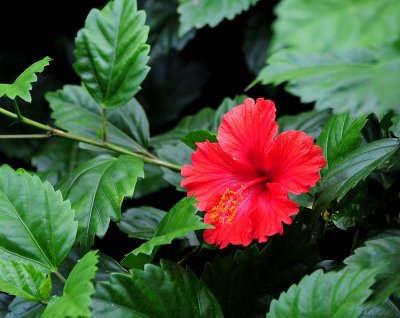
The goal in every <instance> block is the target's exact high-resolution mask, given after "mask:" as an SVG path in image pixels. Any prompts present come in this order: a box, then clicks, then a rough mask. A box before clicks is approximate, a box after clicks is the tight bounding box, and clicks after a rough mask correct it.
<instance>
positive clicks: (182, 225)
mask: <svg viewBox="0 0 400 318" xmlns="http://www.w3.org/2000/svg"><path fill="white" fill-rule="evenodd" d="M195 202H196V200H195V199H194V198H192V197H188V198H184V199H182V200H180V201H179V202H178V203H177V204H175V205H174V207H173V208H172V209H171V210H170V211H169V212H168V213H167V214H166V215H165V216H164V217H163V219H162V220H161V222H160V223H159V225H158V226H157V229H156V231H155V233H154V236H153V237H152V238H151V239H150V240H149V241H147V242H146V243H144V244H142V245H140V246H139V247H138V248H136V249H134V250H133V251H132V252H130V253H129V254H127V255H126V256H125V258H124V259H123V261H122V265H124V266H126V267H136V266H137V265H136V264H137V263H136V258H137V256H138V255H139V254H144V255H150V256H152V255H154V253H155V252H156V251H157V249H158V247H159V246H161V245H166V244H170V243H171V242H172V240H174V239H176V238H178V237H181V236H184V235H186V234H188V233H190V232H192V231H196V230H202V229H206V228H210V227H211V226H210V225H208V224H205V223H203V222H202V220H201V218H200V217H199V216H197V215H196V212H197V210H198V209H197V207H195V206H194V204H195Z"/></svg>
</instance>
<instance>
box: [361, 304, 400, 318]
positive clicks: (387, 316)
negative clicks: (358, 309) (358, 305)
mask: <svg viewBox="0 0 400 318" xmlns="http://www.w3.org/2000/svg"><path fill="white" fill-rule="evenodd" d="M377 317H381V318H400V310H399V308H397V307H396V305H395V304H393V302H391V301H390V300H386V301H385V302H384V303H383V304H381V305H376V306H372V307H370V306H368V308H366V309H365V310H364V311H363V313H362V314H361V316H360V318H377Z"/></svg>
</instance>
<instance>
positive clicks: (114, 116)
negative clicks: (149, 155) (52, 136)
mask: <svg viewBox="0 0 400 318" xmlns="http://www.w3.org/2000/svg"><path fill="white" fill-rule="evenodd" d="M46 100H47V101H48V102H49V103H50V107H51V108H52V110H53V113H52V115H51V116H52V117H53V118H54V119H55V123H56V125H57V126H58V127H60V128H63V129H65V130H68V131H69V132H72V133H75V134H77V135H79V136H81V137H86V138H90V139H95V140H96V139H97V140H101V139H100V138H99V137H98V131H99V129H101V127H102V115H101V107H100V105H98V104H97V103H96V102H95V101H94V100H93V99H92V98H91V97H90V95H89V94H88V93H87V91H86V90H85V89H84V88H83V87H81V86H74V85H66V86H64V88H63V89H62V90H58V91H56V92H52V93H47V94H46ZM107 121H108V123H107V135H108V141H109V142H111V143H113V144H115V145H118V146H122V147H124V148H127V149H132V150H135V151H138V152H140V151H143V148H144V147H146V146H147V143H148V139H149V124H148V121H147V117H146V114H145V113H144V111H143V109H142V107H141V106H140V104H139V103H138V102H137V101H136V99H132V100H130V101H128V103H127V104H126V105H124V106H122V107H119V108H116V109H109V110H108V111H107Z"/></svg>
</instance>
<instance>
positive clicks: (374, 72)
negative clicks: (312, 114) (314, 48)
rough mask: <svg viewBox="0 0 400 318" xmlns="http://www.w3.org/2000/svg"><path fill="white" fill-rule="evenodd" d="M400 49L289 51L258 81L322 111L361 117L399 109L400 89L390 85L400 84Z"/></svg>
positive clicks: (279, 55) (277, 56) (273, 61)
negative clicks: (281, 88) (280, 86)
mask: <svg viewBox="0 0 400 318" xmlns="http://www.w3.org/2000/svg"><path fill="white" fill-rule="evenodd" d="M398 51H399V49H398V48H393V49H392V50H386V49H380V50H377V51H374V52H373V53H372V52H369V51H367V50H363V51H352V52H345V53H338V54H334V53H333V54H332V53H320V52H310V51H301V50H291V49H284V50H281V51H279V52H278V53H276V54H274V55H272V56H271V57H270V58H269V59H268V61H267V62H268V65H267V66H266V67H265V68H264V69H262V70H261V73H260V74H259V75H258V77H257V79H256V81H255V82H262V83H263V84H274V85H278V84H281V83H283V82H286V81H288V82H289V84H288V86H287V87H286V89H287V90H288V91H289V92H290V93H292V94H294V95H296V96H299V97H300V98H301V101H302V102H305V103H308V102H316V108H317V109H328V108H333V110H334V112H336V113H344V112H350V113H351V114H353V115H355V116H359V115H362V114H368V113H372V112H375V113H385V112H386V111H387V110H390V109H396V108H397V107H398V101H399V100H400V91H399V90H394V89H392V87H391V85H388V84H387V83H395V82H398V81H400V75H399V74H400V72H399V70H400V57H399V53H398Z"/></svg>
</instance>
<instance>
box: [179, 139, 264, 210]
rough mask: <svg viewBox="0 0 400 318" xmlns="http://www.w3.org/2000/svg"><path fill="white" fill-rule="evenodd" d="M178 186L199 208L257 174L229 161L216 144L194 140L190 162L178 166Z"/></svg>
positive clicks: (203, 208)
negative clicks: (193, 197) (179, 170)
mask: <svg viewBox="0 0 400 318" xmlns="http://www.w3.org/2000/svg"><path fill="white" fill-rule="evenodd" d="M181 173H182V175H183V176H185V177H186V178H185V179H184V180H183V181H182V184H181V185H182V187H185V188H186V189H187V190H188V196H190V195H194V196H195V198H196V199H197V201H199V205H198V206H199V208H200V210H202V211H205V210H207V207H209V206H211V205H213V204H215V199H216V197H217V196H218V195H221V194H222V193H224V192H225V190H226V189H227V188H229V187H232V186H233V185H236V186H237V185H241V184H244V183H246V182H248V181H249V180H251V179H253V178H255V177H257V173H256V172H255V170H254V169H252V168H250V167H249V166H246V165H245V164H242V163H240V162H238V161H235V160H233V159H232V158H231V157H230V156H229V155H228V154H226V153H225V152H224V151H223V150H222V149H221V147H220V145H219V144H217V143H210V142H209V141H206V142H202V143H197V150H196V151H195V152H194V153H193V154H192V165H191V166H184V167H183V168H182V172H181Z"/></svg>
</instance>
